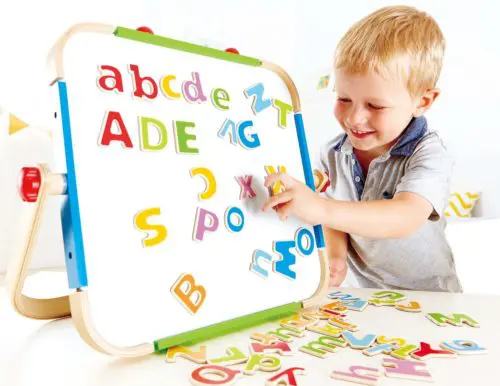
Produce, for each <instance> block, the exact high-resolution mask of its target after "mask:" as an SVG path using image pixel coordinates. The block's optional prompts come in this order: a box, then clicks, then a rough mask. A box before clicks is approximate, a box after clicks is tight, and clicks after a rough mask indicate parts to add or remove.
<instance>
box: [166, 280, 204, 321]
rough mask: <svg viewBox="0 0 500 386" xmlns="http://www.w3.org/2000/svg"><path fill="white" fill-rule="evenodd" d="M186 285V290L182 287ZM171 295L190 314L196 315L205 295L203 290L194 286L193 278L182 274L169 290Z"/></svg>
mask: <svg viewBox="0 0 500 386" xmlns="http://www.w3.org/2000/svg"><path fill="white" fill-rule="evenodd" d="M186 284H187V286H186V287H187V288H184V286H185V285H186ZM171 292H172V295H174V297H175V298H176V299H177V300H178V301H179V302H180V303H181V304H182V305H183V306H184V307H185V308H186V309H187V310H188V311H189V312H191V313H192V314H196V313H197V312H198V310H199V309H200V307H201V306H202V304H203V302H204V301H205V297H206V295H207V293H206V291H205V288H204V287H203V286H201V285H195V282H194V278H193V276H192V275H190V274H182V275H181V276H180V277H179V279H177V281H176V282H175V283H174V285H173V286H172V289H171Z"/></svg>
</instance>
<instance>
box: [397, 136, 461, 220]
mask: <svg viewBox="0 0 500 386" xmlns="http://www.w3.org/2000/svg"><path fill="white" fill-rule="evenodd" d="M453 167H454V161H453V158H452V157H451V155H450V154H449V153H448V151H447V150H446V148H445V146H444V145H443V143H442V142H441V140H440V139H439V138H438V137H437V135H436V134H433V135H431V136H429V137H428V138H426V139H424V140H423V141H422V142H421V143H420V144H419V145H418V146H417V148H416V149H415V151H414V153H413V154H412V155H411V156H410V159H409V161H408V164H407V166H406V170H405V173H404V175H403V177H402V178H401V181H400V182H399V184H398V185H397V187H396V193H399V192H412V193H416V194H418V195H420V196H422V197H423V198H425V199H426V200H427V201H429V202H430V204H431V205H432V207H433V209H434V210H433V212H432V213H431V215H430V217H429V220H432V221H437V220H439V219H440V218H441V216H442V214H443V212H444V210H445V208H446V206H447V205H448V199H449V195H450V179H451V175H452V172H453Z"/></svg>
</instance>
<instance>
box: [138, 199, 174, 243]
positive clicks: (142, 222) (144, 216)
mask: <svg viewBox="0 0 500 386" xmlns="http://www.w3.org/2000/svg"><path fill="white" fill-rule="evenodd" d="M159 214H160V208H150V209H145V210H143V211H141V212H139V213H137V214H136V215H135V217H134V225H135V227H136V229H138V230H140V231H156V232H157V235H156V237H145V238H144V239H143V240H142V246H143V247H152V246H153V245H157V244H160V243H161V242H162V241H163V240H165V239H166V238H167V228H165V227H164V226H163V225H151V224H149V223H148V222H147V220H148V218H149V217H151V216H154V215H159Z"/></svg>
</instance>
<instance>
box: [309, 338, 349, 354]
mask: <svg viewBox="0 0 500 386" xmlns="http://www.w3.org/2000/svg"><path fill="white" fill-rule="evenodd" d="M346 344H347V343H346V341H345V340H344V339H342V338H335V337H332V336H321V337H319V338H318V340H315V341H312V342H309V343H308V344H306V345H304V346H302V347H300V348H299V350H300V351H302V352H305V353H306V354H309V355H314V356H316V357H318V358H326V356H327V355H328V353H332V352H335V350H337V347H345V346H346Z"/></svg>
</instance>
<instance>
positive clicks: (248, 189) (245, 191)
mask: <svg viewBox="0 0 500 386" xmlns="http://www.w3.org/2000/svg"><path fill="white" fill-rule="evenodd" d="M234 178H235V179H236V181H237V182H238V184H239V185H240V187H241V190H240V200H244V199H246V198H247V197H249V198H255V197H256V196H257V195H256V194H255V192H254V190H253V189H252V179H253V176H244V177H243V176H238V177H234Z"/></svg>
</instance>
